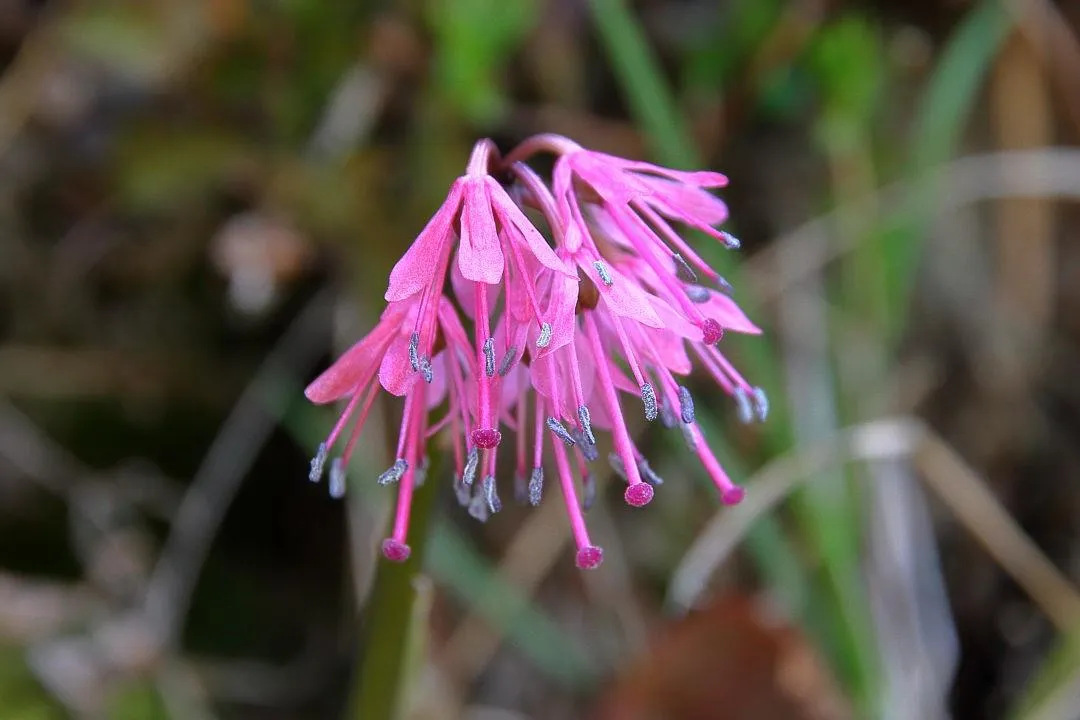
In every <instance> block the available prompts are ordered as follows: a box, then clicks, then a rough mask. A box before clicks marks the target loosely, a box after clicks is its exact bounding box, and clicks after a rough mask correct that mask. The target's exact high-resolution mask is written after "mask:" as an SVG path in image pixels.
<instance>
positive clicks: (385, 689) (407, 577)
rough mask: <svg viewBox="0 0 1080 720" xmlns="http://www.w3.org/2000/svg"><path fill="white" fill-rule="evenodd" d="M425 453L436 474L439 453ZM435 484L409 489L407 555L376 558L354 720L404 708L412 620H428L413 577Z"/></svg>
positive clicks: (424, 546) (424, 547)
mask: <svg viewBox="0 0 1080 720" xmlns="http://www.w3.org/2000/svg"><path fill="white" fill-rule="evenodd" d="M429 457H431V465H432V467H431V469H430V470H429V474H430V475H431V477H432V478H434V477H438V469H439V465H440V454H439V453H437V452H432V453H429ZM437 489H438V483H436V482H434V480H432V482H426V483H424V484H423V485H422V486H420V487H418V488H417V489H416V492H415V494H414V495H413V501H412V517H411V521H410V523H409V526H410V530H409V546H410V547H411V548H412V554H411V555H410V556H409V559H408V560H407V561H406V562H403V563H392V562H389V561H386V560H381V561H380V562H379V567H378V570H377V571H376V574H375V584H374V585H373V586H372V594H371V598H370V599H369V600H368V606H367V608H366V609H365V612H364V623H363V631H362V632H363V635H364V637H363V641H362V642H361V643H360V645H359V647H362V648H363V649H364V656H363V657H362V658H360V659H359V662H358V664H357V675H356V681H355V682H354V683H353V685H352V691H353V697H352V698H351V700H350V717H353V718H356V719H357V720H362V719H363V718H388V720H394V719H395V718H398V717H401V716H402V714H403V709H404V701H405V700H406V699H407V693H408V688H409V683H408V677H407V675H408V670H409V666H410V662H409V660H410V657H409V649H410V647H411V646H412V645H413V644H414V642H410V641H412V640H414V639H415V638H416V637H417V635H418V634H419V633H420V632H422V631H421V630H419V629H414V628H413V625H414V623H416V622H426V620H427V616H426V614H425V613H422V612H418V611H417V607H418V606H417V603H416V600H417V598H418V597H419V594H418V592H417V580H418V579H419V578H420V572H421V569H422V568H423V565H424V558H425V556H426V554H427V551H428V549H429V548H430V547H431V543H430V542H429V538H430V535H431V533H430V532H429V529H430V520H431V512H432V509H433V508H434V506H435V497H436V495H437Z"/></svg>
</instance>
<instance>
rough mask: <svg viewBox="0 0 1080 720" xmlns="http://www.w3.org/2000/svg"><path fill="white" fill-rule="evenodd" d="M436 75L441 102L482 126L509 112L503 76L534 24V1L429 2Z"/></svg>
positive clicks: (432, 0)
mask: <svg viewBox="0 0 1080 720" xmlns="http://www.w3.org/2000/svg"><path fill="white" fill-rule="evenodd" d="M427 10H428V23H429V27H430V28H431V31H432V33H433V34H434V36H435V61H434V70H435V77H436V83H437V87H438V91H439V93H440V95H441V96H442V98H443V101H444V102H445V103H446V104H447V105H448V106H450V107H453V108H455V109H456V110H457V111H458V112H460V113H461V114H462V116H463V117H464V118H465V119H466V120H468V121H470V122H471V123H473V124H476V125H478V126H480V127H486V126H490V125H491V124H493V123H494V122H496V121H497V120H498V119H499V118H501V117H502V115H503V114H504V113H505V112H506V110H507V100H506V97H505V95H504V87H505V81H504V78H503V77H502V74H501V73H502V71H503V69H504V68H505V67H506V62H507V59H508V58H509V56H510V55H511V54H512V53H513V52H514V51H515V50H516V48H517V47H518V45H519V44H520V43H521V42H522V40H523V39H524V38H525V36H526V34H527V33H528V31H529V29H530V28H531V27H532V25H533V20H534V18H535V15H536V10H537V8H536V3H535V1H534V0H521V1H520V2H505V1H504V0H430V2H429V3H428V5H427Z"/></svg>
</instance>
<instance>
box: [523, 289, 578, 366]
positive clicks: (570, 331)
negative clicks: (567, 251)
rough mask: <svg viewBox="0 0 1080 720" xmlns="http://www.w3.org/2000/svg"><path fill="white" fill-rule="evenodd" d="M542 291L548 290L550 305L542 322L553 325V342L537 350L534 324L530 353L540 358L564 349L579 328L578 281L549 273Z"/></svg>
mask: <svg viewBox="0 0 1080 720" xmlns="http://www.w3.org/2000/svg"><path fill="white" fill-rule="evenodd" d="M541 289H546V290H547V293H546V294H547V296H548V305H547V307H546V308H544V309H543V310H544V317H543V318H542V320H544V321H546V322H548V323H550V324H551V342H549V343H548V345H547V346H546V347H543V348H537V347H536V339H537V334H538V328H537V326H536V325H535V324H534V325H533V326H532V327H531V328H530V329H529V352H530V353H533V354H534V355H535V356H536V357H538V358H543V357H545V356H547V355H549V354H551V353H553V352H555V351H556V350H558V349H559V348H561V347H564V346H565V345H566V344H567V343H569V342H570V340H571V338H573V335H574V332H575V330H576V328H577V318H576V315H575V310H576V308H577V298H578V281H577V280H576V279H574V278H568V277H566V276H565V275H556V274H555V273H551V272H549V273H548V276H547V278H546V279H545V282H544V284H543V285H542V286H541Z"/></svg>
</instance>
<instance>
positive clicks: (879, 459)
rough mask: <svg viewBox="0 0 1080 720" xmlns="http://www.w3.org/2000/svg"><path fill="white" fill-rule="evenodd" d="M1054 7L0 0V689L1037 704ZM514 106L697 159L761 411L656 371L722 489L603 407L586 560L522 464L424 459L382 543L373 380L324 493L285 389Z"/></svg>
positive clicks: (876, 709) (555, 709)
mask: <svg viewBox="0 0 1080 720" xmlns="http://www.w3.org/2000/svg"><path fill="white" fill-rule="evenodd" d="M1078 25H1080V6H1078V5H1077V4H1075V3H1071V2H1052V1H1051V0H1017V1H1015V2H1006V1H1004V0H974V1H967V0H912V1H909V2H904V1H903V0H877V1H875V2H842V1H840V0H834V1H831V2H830V1H827V0H640V1H638V2H632V3H631V2H629V1H628V0H592V1H591V2H588V1H586V0H520V1H519V0H510V1H507V0H401V1H400V2H393V1H391V0H384V1H382V2H343V1H337V2H316V1H315V0H127V1H126V2H124V1H120V0H68V1H67V2H64V1H62V0H0V718H2V719H3V720H8V719H10V720H52V719H53V718H67V717H72V718H84V717H85V718H104V719H107V720H113V719H132V720H135V719H141V718H147V719H151V720H153V719H157V718H168V719H183V720H188V719H192V720H200V719H203V718H221V719H223V720H226V719H233V718H236V719H248V718H251V719H255V718H259V719H262V718H267V719H270V720H275V719H280V720H300V719H306V718H313V719H322V718H344V717H349V718H360V719H363V720H367V719H369V718H370V719H373V720H379V719H380V718H383V717H386V718H390V717H393V716H394V715H395V714H396V716H397V717H403V718H470V719H475V720H480V719H485V720H497V719H500V718H503V719H507V720H510V719H513V718H540V719H546V718H552V719H559V718H578V717H580V718H596V719H597V720H622V719H630V720H633V719H638V718H640V719H641V720H645V719H652V718H676V719H678V718H688V719H691V720H705V719H709V718H717V719H719V720H725V719H729V718H730V719H737V720H743V719H751V718H763V719H770V718H779V719H785V718H792V719H796V720H798V719H803V718H807V719H814V720H840V719H844V718H886V719H889V720H894V719H895V720H903V719H907V718H919V719H934V718H943V717H956V718H1074V717H1080V645H1078V643H1077V642H1076V641H1075V639H1074V638H1075V637H1076V635H1075V633H1076V631H1077V629H1078V628H1080V594H1078V592H1077V589H1076V585H1075V581H1076V580H1078V579H1080V442H1078V440H1080V320H1078V319H1077V318H1080V307H1078V305H1080V246H1078V245H1077V243H1076V242H1074V241H1072V240H1071V238H1072V237H1073V236H1074V235H1075V234H1076V232H1077V231H1078V229H1080V224H1078V223H1080V217H1078V215H1077V209H1076V207H1075V202H1074V201H1075V200H1077V199H1078V198H1080V151H1077V150H1076V149H1073V147H1072V146H1074V145H1076V144H1077V140H1078V139H1080V43H1078V35H1077V32H1078ZM544 131H552V132H559V133H563V134H567V135H569V136H571V137H573V138H575V139H576V140H578V141H579V142H581V143H582V144H584V145H587V146H590V147H592V148H594V149H599V150H604V151H607V152H611V153H615V154H619V155H623V156H628V157H641V158H647V159H650V160H653V161H657V162H660V163H662V164H665V165H670V166H677V167H705V168H712V169H717V170H720V171H722V172H724V173H726V174H727V175H728V176H729V177H730V178H731V186H730V188H729V189H727V190H726V191H725V192H724V193H723V197H724V198H725V199H726V200H728V201H729V203H730V206H731V208H732V218H733V219H732V222H731V224H730V225H729V226H728V229H731V230H732V231H733V232H735V233H736V234H737V235H738V236H739V237H740V238H742V240H743V250H742V251H741V252H739V253H736V254H731V253H722V252H720V251H719V250H718V248H716V246H715V243H713V244H711V245H709V246H707V251H708V258H709V259H710V260H711V261H714V262H716V263H717V264H718V265H719V266H720V267H721V268H722V270H723V272H724V274H725V275H726V276H727V277H728V278H729V279H730V280H731V282H732V283H733V284H734V285H735V287H736V298H737V299H738V300H739V301H740V303H741V304H742V305H743V307H744V308H745V309H746V310H747V312H748V313H749V314H750V315H751V317H752V318H753V319H754V320H755V321H756V322H757V323H758V324H759V325H761V327H763V328H764V329H765V334H764V335H763V336H762V337H742V338H735V337H731V338H730V339H727V340H725V344H726V348H727V350H728V352H729V353H730V354H731V356H732V357H733V359H735V361H736V362H737V363H738V364H739V366H740V367H741V368H742V369H743V371H744V372H745V374H746V375H747V377H748V378H749V379H750V381H751V382H753V383H756V384H760V385H762V386H763V387H764V388H765V389H766V390H767V391H768V393H769V395H770V398H771V400H772V405H773V413H772V415H771V416H770V418H769V421H768V422H767V423H766V424H764V425H754V426H749V427H747V426H743V425H740V424H739V423H738V421H737V413H736V412H735V408H734V406H733V404H732V403H731V402H730V400H728V399H727V398H726V397H724V396H722V395H720V394H719V393H718V392H715V391H713V390H712V389H711V386H710V385H709V383H707V382H705V380H704V379H700V378H699V379H697V380H695V381H693V382H692V387H694V388H695V395H696V397H697V398H698V415H699V420H700V421H701V423H702V425H703V428H704V430H705V431H706V434H707V435H708V436H709V437H710V439H711V441H712V445H713V447H714V448H716V449H717V451H718V453H719V454H720V455H721V457H722V459H723V460H724V461H725V464H726V466H727V468H728V469H729V470H730V471H731V473H732V475H733V477H735V478H736V479H737V481H739V482H741V483H744V484H746V485H747V487H748V491H749V492H748V494H747V499H746V501H745V502H744V503H743V504H742V505H741V506H739V507H737V508H721V506H720V505H719V503H718V502H717V500H716V498H715V494H714V492H713V491H712V489H711V487H710V486H709V483H708V481H707V479H706V478H705V477H704V476H703V473H702V472H701V471H700V469H699V468H698V466H697V464H696V461H695V459H694V458H693V457H692V456H691V455H689V454H688V453H686V452H685V450H684V449H682V448H681V447H680V442H677V441H673V440H672V439H671V438H669V437H667V434H665V433H661V432H657V431H656V430H655V429H646V428H644V427H638V428H636V431H637V432H639V433H640V435H641V438H642V440H641V442H642V446H643V448H645V449H646V451H647V454H648V456H649V457H650V458H651V459H652V464H653V466H654V467H655V468H656V469H657V470H658V472H659V473H660V474H661V475H662V476H663V477H665V478H666V479H667V483H666V484H665V485H664V486H663V489H662V492H660V493H658V495H657V499H656V501H654V502H653V503H652V504H651V505H650V506H649V507H648V508H647V509H645V510H634V509H631V508H629V507H627V506H625V504H624V503H623V502H622V501H621V499H620V498H621V493H620V492H618V489H617V488H615V487H610V488H608V487H606V486H604V485H601V499H600V502H598V503H597V505H596V506H595V507H594V508H593V509H592V510H591V512H590V517H589V522H590V525H591V527H592V529H593V531H594V539H595V540H596V542H597V543H598V544H600V545H602V546H603V547H604V548H605V551H606V554H605V563H604V565H603V567H602V568H601V569H599V570H598V571H596V572H591V573H582V572H580V571H578V570H576V569H575V568H574V564H573V559H572V553H571V552H570V547H571V543H569V537H568V529H567V525H566V521H565V518H564V511H563V509H562V508H561V501H559V500H558V498H557V497H554V496H550V497H548V498H547V500H546V501H545V503H544V504H543V505H542V506H541V507H540V508H539V509H535V510H532V509H524V508H521V507H517V506H513V504H512V503H507V507H506V508H505V509H504V510H503V512H501V513H499V514H498V515H496V516H494V517H493V518H492V519H491V520H489V521H488V522H487V523H486V524H479V523H477V522H475V521H473V520H472V519H470V518H469V517H468V514H467V513H465V512H464V511H462V510H460V509H459V508H457V506H456V504H455V503H454V502H453V500H452V492H451V489H450V482H449V477H448V476H447V477H443V475H445V474H446V473H442V474H441V475H439V476H438V477H437V480H438V483H437V488H438V489H437V492H433V493H431V497H430V499H429V503H433V508H431V509H430V511H428V510H423V511H422V512H421V515H429V517H430V519H429V521H428V527H429V528H430V533H429V535H428V539H427V543H426V546H424V553H423V555H424V558H423V564H422V565H423V566H422V571H420V569H419V568H418V567H417V566H418V565H419V563H416V562H414V563H410V564H409V565H407V566H405V567H403V568H399V569H391V570H387V569H385V568H382V567H381V565H382V564H380V563H377V562H376V561H375V557H376V554H375V553H376V548H377V543H378V541H379V539H381V538H382V537H383V536H384V533H385V531H384V528H385V522H386V513H387V510H388V507H389V503H390V502H391V500H392V496H391V495H388V494H387V493H386V492H384V491H383V490H382V489H380V488H379V487H378V486H377V485H376V484H375V483H374V482H373V480H374V478H375V477H376V475H377V474H378V473H379V472H380V471H381V470H382V469H383V468H385V467H386V466H387V465H388V458H389V454H388V453H389V438H390V437H391V436H392V434H393V433H394V431H395V423H396V419H395V418H396V413H398V412H400V409H399V408H398V407H396V406H395V404H394V403H385V405H383V406H381V407H380V406H376V407H377V416H378V417H377V418H376V419H375V422H374V424H372V425H369V429H368V430H367V431H366V432H365V435H364V439H363V442H362V444H361V450H360V451H359V452H358V453H357V458H356V460H355V462H354V463H353V466H352V469H351V473H350V494H349V496H348V498H347V500H346V501H344V502H341V501H333V500H331V499H330V498H329V497H328V496H327V494H326V488H325V486H324V485H318V486H317V485H312V484H310V483H308V482H307V480H306V476H307V465H308V459H309V458H310V457H311V455H312V453H313V450H314V448H315V446H316V445H317V444H318V442H319V441H320V440H321V439H322V437H323V436H324V434H325V432H326V430H327V429H328V427H329V424H330V423H331V422H332V420H333V409H332V408H314V407H311V406H309V405H308V404H307V403H306V402H305V401H304V399H303V396H302V394H301V390H302V388H303V386H304V384H305V383H306V382H308V381H309V380H310V379H311V378H312V377H314V375H315V373H317V372H318V371H319V370H320V369H322V368H323V367H325V366H326V364H327V363H328V362H329V360H330V359H331V357H332V356H333V355H334V354H335V353H336V352H338V351H340V350H341V349H342V348H343V347H345V346H347V344H349V343H351V342H353V341H355V340H356V339H357V338H359V337H360V336H361V334H363V333H364V332H366V330H367V329H368V328H369V327H370V326H371V325H372V323H373V322H374V320H375V319H376V318H377V317H378V313H379V312H380V311H381V309H382V305H383V301H382V299H381V295H382V292H383V290H384V288H385V282H386V276H387V274H388V272H389V269H390V267H391V266H392V264H393V262H394V261H395V259H396V258H397V257H398V256H399V255H400V254H401V252H402V251H403V250H404V249H405V248H406V247H407V246H408V244H409V243H410V242H411V239H412V238H413V237H414V235H415V233H416V232H417V231H418V230H419V228H421V227H422V226H423V224H424V223H425V222H426V220H427V218H428V217H429V216H430V214H431V212H433V210H434V209H435V208H436V207H437V205H438V203H439V202H440V201H441V199H442V197H443V194H444V193H445V191H446V188H447V185H448V182H449V181H450V180H452V179H453V178H454V177H456V176H457V175H458V174H460V173H461V172H462V169H463V168H464V164H465V161H466V159H467V155H468V151H469V148H470V147H471V144H472V143H473V142H474V140H475V139H476V138H478V137H483V136H489V137H492V138H494V139H495V140H496V142H497V143H498V144H499V145H500V147H501V148H502V149H503V150H504V151H506V150H508V149H509V148H510V147H511V146H512V145H513V144H514V143H516V142H517V141H519V140H520V139H522V138H524V137H525V136H527V135H530V134H532V133H536V132H544ZM608 480H610V478H601V482H602V483H603V482H606V481H608ZM556 494H557V493H556ZM414 537H415V536H414ZM417 543H419V544H420V545H423V540H422V539H421V540H419V541H416V540H414V543H413V544H414V547H416V546H417ZM395 703H396V706H397V709H396V710H391V709H390V708H392V707H393V706H394V705H395Z"/></svg>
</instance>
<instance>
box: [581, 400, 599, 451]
mask: <svg viewBox="0 0 1080 720" xmlns="http://www.w3.org/2000/svg"><path fill="white" fill-rule="evenodd" d="M577 416H578V421H579V422H580V423H581V432H582V433H584V435H585V440H586V441H587V443H588V444H589V445H595V444H596V436H595V435H593V431H592V416H591V415H590V414H589V408H587V407H586V406H584V405H582V406H581V407H579V408H578V409H577Z"/></svg>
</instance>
